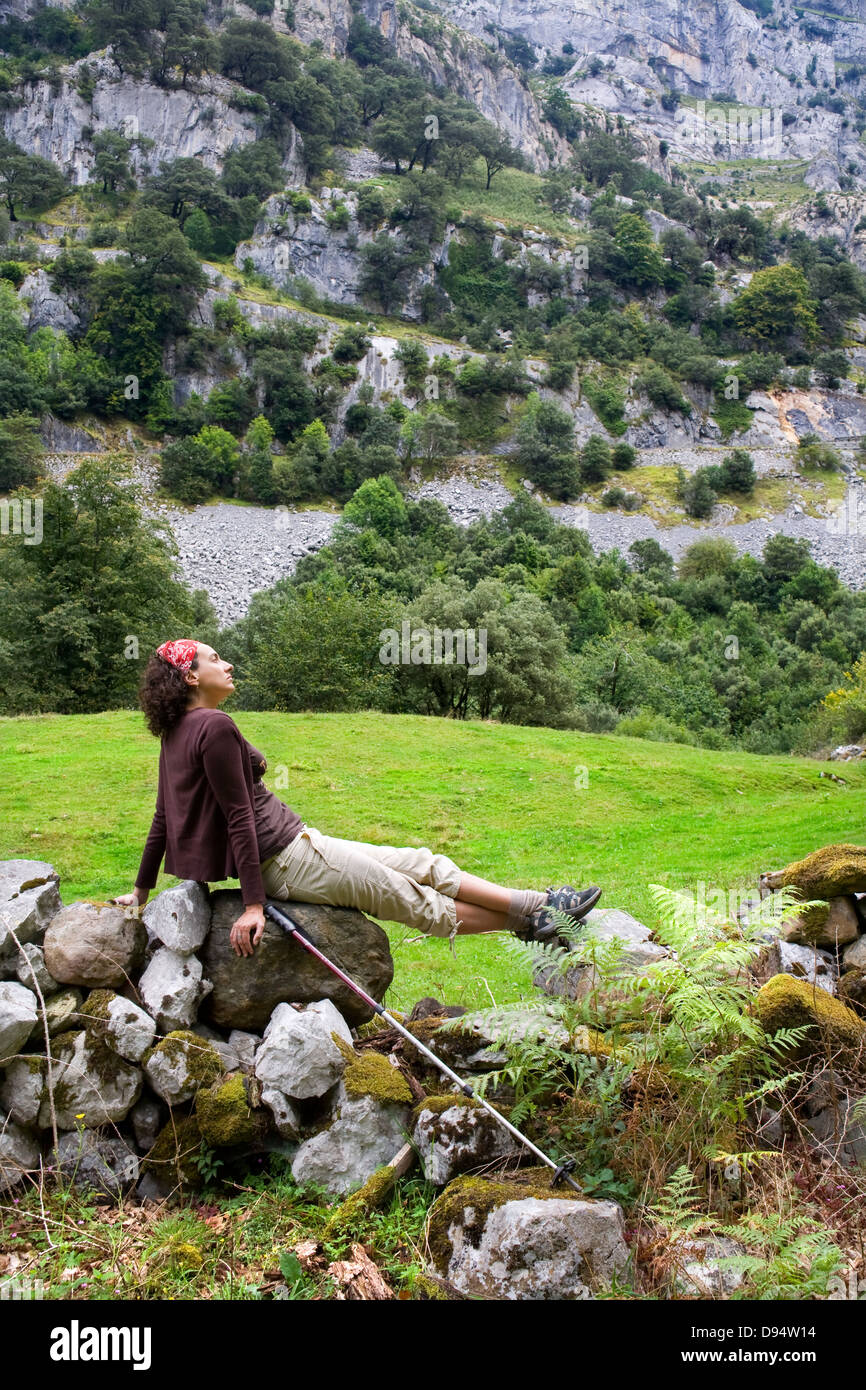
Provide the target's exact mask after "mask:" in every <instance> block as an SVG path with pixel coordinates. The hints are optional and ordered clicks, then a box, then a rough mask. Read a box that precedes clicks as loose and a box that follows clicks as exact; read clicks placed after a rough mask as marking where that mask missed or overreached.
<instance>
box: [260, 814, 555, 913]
mask: <svg viewBox="0 0 866 1390" xmlns="http://www.w3.org/2000/svg"><path fill="white" fill-rule="evenodd" d="M398 865H401V866H403V867H398ZM413 867H414V869H415V870H416V873H415V874H413V873H411V872H410V869H411V868H413ZM464 877H467V878H471V876H468V875H463V873H462V871H461V870H460V869H459V867H458V866H457V865H456V864H455V863H454V861H453V860H452V859H449V858H448V856H447V855H437V854H434V853H433V852H432V851H431V850H429V849H426V848H424V847H421V848H416V847H414V846H410V847H406V848H404V849H400V848H397V847H395V846H390V845H369V846H368V845H367V844H366V843H365V842H363V841H358V840H341V839H338V838H337V837H336V836H330V835H323V834H322V833H321V832H320V831H318V830H317V829H316V828H315V827H313V826H304V828H303V829H302V830H301V831H300V832H299V834H298V835H297V837H296V838H295V840H293V841H292V843H291V844H290V845H289V846H288V848H287V849H286V850H284V851H282V852H281V854H279V855H277V857H276V859H275V860H274V861H273V862H272V864H271V865H269V866H268V868H267V869H266V870H265V888H266V891H267V892H268V895H269V896H271V897H275V898H281V899H291V898H295V899H296V900H297V901H299V902H320V903H331V904H333V905H336V906H341V905H342V906H346V907H357V908H359V909H360V910H361V911H364V912H369V913H370V915H371V916H373V917H379V918H382V919H384V920H385V921H394V922H405V923H406V924H407V925H409V926H412V927H415V928H416V929H417V930H420V931H422V932H425V933H427V934H429V935H431V936H450V935H451V934H452V933H453V932H456V933H465V934H467V935H468V934H474V933H477V932H482V931H502V930H504V929H506V917H507V914H506V912H504V911H502V912H497V911H493V910H491V909H490V908H486V907H483V906H480V905H478V904H477V903H472V902H464V901H462V900H460V901H458V900H457V897H456V894H457V893H458V891H459V889H460V886H461V883H462V881H463V879H464ZM423 879H426V880H427V883H424V882H422V880H423ZM476 882H479V883H481V884H484V883H485V881H484V880H476ZM434 884H435V885H437V886H435V887H434ZM469 887H470V891H471V892H475V893H476V894H477V893H478V891H479V890H478V889H477V888H475V887H473V885H472V883H471V881H470V885H469ZM491 887H493V888H494V889H495V888H497V885H495V884H494V885H491ZM485 891H486V890H485V889H483V888H482V890H481V892H482V896H483V895H484V892H485ZM500 892H502V893H504V895H505V896H506V897H507V896H508V894H509V892H510V890H509V889H504V890H500ZM542 896H543V895H542ZM500 900H501V899H500ZM515 925H516V924H515V923H512V929H513V927H514V926H515Z"/></svg>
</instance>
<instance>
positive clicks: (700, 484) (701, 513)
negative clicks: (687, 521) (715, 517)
mask: <svg viewBox="0 0 866 1390" xmlns="http://www.w3.org/2000/svg"><path fill="white" fill-rule="evenodd" d="M683 505H684V507H685V509H686V512H687V514H688V515H689V516H694V517H699V518H704V517H708V516H709V515H710V513H711V512H712V510H713V507H714V506H715V505H716V494H715V490H714V489H713V487H712V485H711V483H710V480H709V478H708V476H707V470H706V469H705V468H698V469H697V471H696V472H694V473H693V474H692V476H691V477H690V478H689V479H688V481H687V482H686V484H685V487H684V488H683Z"/></svg>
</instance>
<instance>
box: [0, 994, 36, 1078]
mask: <svg viewBox="0 0 866 1390" xmlns="http://www.w3.org/2000/svg"><path fill="white" fill-rule="evenodd" d="M36 1006H37V999H36V995H35V994H34V993H33V991H32V990H29V989H26V988H25V986H24V985H20V984H16V983H14V982H13V981H12V980H3V981H0V1066H2V1065H4V1064H5V1063H6V1062H8V1061H9V1060H10V1059H11V1058H12V1057H14V1056H15V1053H16V1052H17V1051H18V1049H19V1048H20V1047H22V1046H23V1045H24V1043H25V1042H26V1041H27V1039H28V1038H29V1037H30V1033H31V1031H32V1029H33V1026H34V1024H35V1023H36Z"/></svg>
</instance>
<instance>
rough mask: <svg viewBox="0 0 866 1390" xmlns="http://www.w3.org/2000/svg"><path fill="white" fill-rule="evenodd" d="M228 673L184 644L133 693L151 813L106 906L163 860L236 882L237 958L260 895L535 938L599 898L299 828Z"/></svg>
mask: <svg viewBox="0 0 866 1390" xmlns="http://www.w3.org/2000/svg"><path fill="white" fill-rule="evenodd" d="M233 669H234V668H233V666H232V664H231V662H229V661H222V660H221V659H220V657H219V656H218V655H217V653H216V652H215V651H214V649H213V647H209V646H208V645H207V643H205V642H195V641H191V640H188V639H183V640H179V641H175V642H164V643H163V645H162V646H161V647H160V648H159V649H158V650H157V651H156V652H155V653H154V654H153V655H152V656H151V658H150V660H149V662H148V664H147V668H146V670H145V672H144V675H143V677H142V682H141V689H140V691H139V699H140V702H141V705H142V708H143V710H144V715H145V719H146V721H147V725H148V728H149V729H150V731H151V733H153V734H155V735H158V736H159V738H160V740H161V747H160V754H159V787H158V791H157V798H156V812H155V815H154V817H153V824H152V825H151V828H150V834H149V835H148V837H147V842H146V844H145V847H144V853H143V855H142V859H141V866H140V868H139V871H138V877H137V879H136V884H135V888H134V890H133V892H132V893H127V894H125V895H124V896H123V897H118V898H116V899H115V902H118V903H121V904H123V905H126V906H131V905H132V904H133V903H138V904H139V905H140V906H143V905H144V903H146V902H147V898H148V894H149V893H150V890H151V888H153V887H154V885H155V883H156V880H157V875H158V873H159V866H160V862H161V860H162V858H163V855H165V868H166V872H167V873H171V874H175V875H177V876H178V877H179V878H190V879H196V880H198V881H199V882H205V883H206V882H209V881H220V880H222V879H226V878H238V879H240V884H241V890H242V892H243V898H244V911H243V913H242V914H241V916H240V917H238V919H237V921H236V922H235V923H234V925H233V926H232V929H231V944H232V949H233V950H234V952H235V954H236V955H243V956H249V955H252V953H253V949H254V947H255V946H256V945H258V943H259V941H260V940H261V937H262V933H263V932H264V929H265V916H264V904H265V898H266V897H271V898H277V899H294V901H296V902H313V903H331V904H333V905H334V906H343V907H356V908H359V909H360V910H361V911H362V912H367V913H369V914H370V915H371V916H373V917H380V918H383V919H384V920H385V921H394V922H405V923H407V924H408V925H410V926H412V927H416V928H417V929H418V930H420V931H422V932H425V933H428V934H429V935H431V936H448V937H452V938H453V937H454V936H455V935H456V934H457V933H461V934H464V935H467V934H470V933H477V932H487V931H514V932H516V933H517V934H518V935H519V936H521V937H523V938H524V939H527V938H528V939H534V940H542V941H544V940H549V939H551V938H553V937H554V936H555V935H556V931H557V924H556V921H555V919H554V918H553V917H552V915H551V913H550V910H549V909H550V908H551V907H553V908H560V909H561V910H563V911H565V912H568V913H569V915H570V916H572V917H573V918H574V919H575V920H578V919H580V918H581V917H583V916H584V914H585V913H587V912H588V911H589V910H590V908H591V907H593V906H594V904H595V903H597V902H598V899H599V898H600V897H601V889H600V888H596V887H592V888H587V889H584V891H583V892H578V891H577V890H576V889H574V888H571V887H565V888H559V889H556V890H554V889H552V888H551V889H548V890H547V893H546V894H545V893H541V892H539V891H537V890H535V889H532V888H528V889H526V890H523V891H521V890H519V889H511V888H502V887H500V886H499V884H496V883H490V882H488V881H487V880H486V879H483V878H475V877H474V876H473V875H472V874H464V873H463V872H462V871H461V870H460V869H459V868H458V866H457V865H456V864H455V863H454V860H453V859H449V858H448V857H447V855H444V854H434V853H433V851H431V850H429V849H423V848H422V849H415V848H411V847H407V848H403V849H399V848H395V847H394V846H392V845H372V844H366V843H364V842H363V841H360V840H341V839H337V838H336V837H334V836H331V835H323V834H322V833H321V832H320V831H318V830H317V829H315V827H313V826H309V825H307V824H306V823H305V822H304V821H303V820H302V819H301V817H300V816H299V815H298V814H297V812H295V811H293V810H292V809H291V808H290V807H288V806H286V805H284V803H283V802H282V801H279V800H278V799H277V797H276V796H274V794H273V792H270V791H268V789H267V788H266V787H265V785H264V782H263V781H262V775H263V773H264V771H265V769H266V767H267V763H266V760H265V758H264V755H263V754H262V753H260V752H259V750H258V749H257V748H254V747H253V746H252V744H250V743H248V742H247V740H246V739H245V738H244V737H243V735H242V734H241V732H240V730H239V729H238V727H237V725H236V724H235V722H234V720H233V719H231V718H230V717H229V715H227V714H225V713H223V712H222V711H221V710H220V709H219V708H218V706H219V705H221V704H222V702H223V700H225V699H227V698H228V696H229V695H231V694H232V693H233V691H234V689H235V685H234V681H233V680H232V671H233ZM251 937H252V940H251Z"/></svg>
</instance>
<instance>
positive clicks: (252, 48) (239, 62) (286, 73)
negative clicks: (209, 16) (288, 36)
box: [220, 19, 298, 91]
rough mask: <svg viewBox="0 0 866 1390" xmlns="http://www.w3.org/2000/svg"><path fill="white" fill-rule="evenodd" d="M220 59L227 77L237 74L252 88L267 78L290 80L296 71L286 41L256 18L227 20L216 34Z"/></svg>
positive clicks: (292, 53) (259, 86) (295, 64)
mask: <svg viewBox="0 0 866 1390" xmlns="http://www.w3.org/2000/svg"><path fill="white" fill-rule="evenodd" d="M295 47H297V45H295ZM220 60H221V64H222V70H223V72H224V73H225V75H226V76H227V77H232V76H236V77H238V78H239V79H240V81H241V82H242V83H243V85H244V86H245V87H251V88H252V89H253V91H261V90H262V89H263V88H264V86H265V84H266V83H268V82H279V81H292V80H293V79H294V78H295V77H297V75H298V64H297V60H296V59H295V57H294V51H293V49H292V47H291V45H290V43H289V42H288V41H287V40H285V39H283V38H281V37H280V36H279V35H278V34H275V33H274V31H273V29H272V28H271V26H270V25H268V24H262V23H261V21H260V20H257V19H230V20H229V22H228V24H227V25H226V26H225V28H224V29H223V31H222V33H221V34H220Z"/></svg>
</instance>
